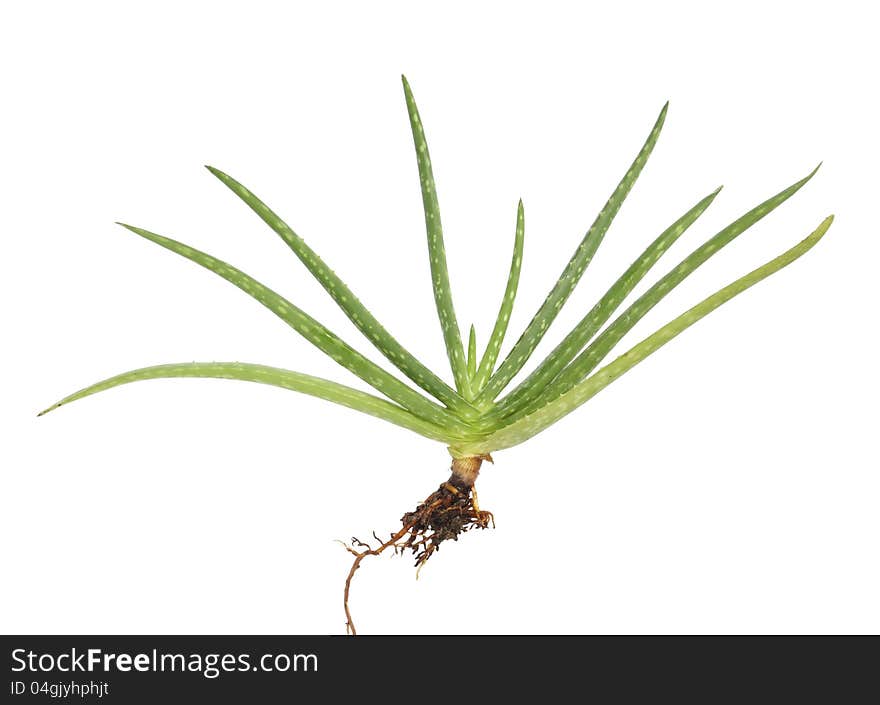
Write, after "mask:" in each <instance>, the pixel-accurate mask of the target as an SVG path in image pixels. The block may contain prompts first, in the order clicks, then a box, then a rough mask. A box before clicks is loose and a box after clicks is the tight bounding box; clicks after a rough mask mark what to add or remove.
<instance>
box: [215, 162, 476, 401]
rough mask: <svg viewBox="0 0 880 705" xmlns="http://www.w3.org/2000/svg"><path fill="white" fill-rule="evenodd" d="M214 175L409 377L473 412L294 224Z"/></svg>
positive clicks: (442, 398)
mask: <svg viewBox="0 0 880 705" xmlns="http://www.w3.org/2000/svg"><path fill="white" fill-rule="evenodd" d="M206 168H207V169H208V171H210V172H211V173H212V174H213V175H214V176H216V177H217V178H218V179H220V181H221V182H223V184H224V185H225V186H227V187H228V188H229V190H230V191H232V192H233V193H234V194H235V195H236V196H238V197H239V198H240V199H241V200H242V201H244V202H245V203H246V204H247V205H248V206H249V207H250V209H251V210H253V211H254V213H256V214H257V215H258V216H259V217H260V218H261V219H262V220H263V222H265V223H266V224H267V225H268V226H269V227H270V228H272V230H274V231H275V232H276V233H278V235H279V236H280V237H281V239H282V240H284V242H285V243H286V244H287V246H288V247H290V249H291V250H293V253H294V254H295V255H296V256H297V257H298V258H299V260H300V261H301V262H302V263H303V264H304V265H305V267H306V269H308V270H309V272H311V273H312V275H313V276H314V277H315V279H317V280H318V282H319V283H320V284H321V286H323V287H324V289H325V290H326V291H327V293H328V294H330V296H331V297H332V298H333V300H334V301H335V302H336V304H337V305H338V306H339V308H341V309H342V310H343V311H344V312H345V315H346V316H348V318H349V320H350V321H351V322H352V323H354V325H355V326H357V328H358V330H359V331H360V332H361V333H363V334H364V336H365V337H366V338H367V340H369V341H370V342H371V343H372V344H373V345H375V346H376V348H377V349H378V350H379V352H381V353H382V354H383V355H384V356H385V357H386V358H388V360H390V361H391V363H392V364H393V365H394V366H395V367H397V369H399V370H400V371H401V372H403V374H405V375H406V376H407V377H409V378H410V379H411V380H412V381H413V382H415V383H416V384H417V385H418V386H419V387H421V388H422V389H424V390H425V391H426V392H428V394H431V395H432V396H434V397H435V398H437V399H439V400H440V401H442V402H443V403H444V404H446V405H447V406H448V407H449V408H451V409H454V410H455V411H459V412H464V413H468V411H469V410H470V413H471V415H473V413H474V412H473V408H472V407H471V406H470V405H469V404H467V403H466V402H465V401H464V399H462V397H461V396H460V395H459V394H458V393H457V392H456V391H455V390H454V389H452V388H451V387H450V386H449V385H448V384H446V383H445V382H444V381H443V380H442V379H440V378H439V377H438V376H437V375H435V374H434V373H433V372H432V371H431V370H429V369H428V368H427V367H425V365H423V364H422V363H421V362H420V361H419V360H418V359H416V357H415V356H414V355H413V354H412V353H410V352H409V350H407V349H406V348H404V347H403V346H402V345H401V344H400V343H399V342H398V341H397V339H396V338H395V337H394V336H393V335H391V333H389V332H388V331H387V330H386V329H385V327H384V326H383V325H382V324H381V323H379V321H378V320H376V317H375V316H373V314H372V313H370V311H369V310H368V309H367V308H366V306H364V305H363V304H362V303H361V302H360V300H359V299H358V297H357V296H355V295H354V293H352V291H351V289H349V288H348V286H347V285H346V284H345V282H344V281H342V279H340V278H339V277H338V276H337V275H336V273H335V272H334V271H333V270H332V269H331V268H330V267H328V266H327V264H326V263H325V262H324V260H322V259H321V258H320V257H319V256H318V254H317V253H316V252H315V251H314V250H313V249H312V248H311V247H309V245H308V244H306V242H305V240H303V239H302V238H301V237H300V236H299V235H297V234H296V233H295V232H294V230H293V228H291V227H290V226H289V225H288V224H287V223H285V222H284V221H283V220H282V219H281V218H280V217H279V216H278V215H277V214H276V213H275V212H274V211H272V210H271V209H270V208H269V206H267V205H266V204H265V203H264V202H263V201H261V200H260V199H259V198H258V197H257V196H255V195H254V194H253V193H252V192H251V191H250V190H248V189H247V188H246V187H245V186H243V185H242V184H241V183H239V182H238V181H236V180H235V179H233V178H232V177H231V176H229V175H228V174H226V173H224V172H222V171H220V170H219V169H215V168H214V167H212V166H208V167H206Z"/></svg>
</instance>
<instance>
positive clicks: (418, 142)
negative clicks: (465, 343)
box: [401, 76, 468, 392]
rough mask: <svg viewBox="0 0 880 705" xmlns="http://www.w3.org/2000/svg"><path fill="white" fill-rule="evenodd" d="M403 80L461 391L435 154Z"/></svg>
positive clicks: (461, 363) (446, 334) (443, 316)
mask: <svg viewBox="0 0 880 705" xmlns="http://www.w3.org/2000/svg"><path fill="white" fill-rule="evenodd" d="M401 78H402V80H403V92H404V95H405V96H406V109H407V112H408V113H409V124H410V127H411V128H412V136H413V144H414V145H415V148H416V160H417V162H418V166H419V181H420V183H421V189H422V205H423V206H424V210H425V228H426V229H427V232H428V256H429V258H430V262H431V284H432V285H433V289H434V302H435V303H436V304H437V315H438V316H439V317H440V328H441V329H442V330H443V340H444V342H445V343H446V354H447V356H448V357H449V365H450V367H451V368H452V375H453V377H454V378H455V386H456V388H457V389H458V391H459V392H464V391H465V390H466V389H468V382H467V363H466V362H465V358H464V348H463V347H462V343H461V331H460V330H459V328H458V319H457V318H456V317H455V307H454V306H453V304H452V289H451V288H450V286H449V269H448V267H447V265H446V247H445V245H444V244H443V226H442V225H441V223H440V205H439V203H438V201H437V188H436V187H435V185H434V172H433V170H432V169H431V155H430V154H429V153H428V142H427V140H426V139H425V129H424V127H423V126H422V119H421V117H420V116H419V109H418V107H417V106H416V101H415V98H413V94H412V90H411V89H410V87H409V83H408V82H407V80H406V76H401Z"/></svg>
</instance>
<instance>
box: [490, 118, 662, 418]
mask: <svg viewBox="0 0 880 705" xmlns="http://www.w3.org/2000/svg"><path fill="white" fill-rule="evenodd" d="M668 107H669V103H667V104H666V105H664V106H663V109H662V110H661V111H660V115H659V116H658V117H657V120H656V122H655V123H654V127H653V128H652V129H651V133H650V134H649V135H648V139H647V140H646V141H645V144H644V145H643V146H642V148H641V150H640V151H639V153H638V155H637V156H636V158H635V160H634V161H633V163H632V164H631V165H630V167H629V169H628V170H627V172H626V174H624V176H623V179H621V181H620V183H619V184H618V185H617V188H615V189H614V192H613V193H612V194H611V197H610V198H609V199H608V201H607V202H606V203H605V206H604V207H603V208H602V210H600V211H599V215H598V216H596V220H595V221H593V224H592V225H591V226H590V229H589V230H588V231H587V234H586V235H584V238H583V240H582V241H581V244H580V245H578V248H577V250H575V253H574V255H572V257H571V259H570V260H569V262H568V264H567V265H566V266H565V269H564V270H563V272H562V275H561V276H560V277H559V280H558V281H557V282H556V285H555V286H554V287H553V289H552V290H551V291H550V293H549V294H548V295H547V298H546V299H545V300H544V303H543V304H541V308H539V309H538V312H537V313H536V314H535V315H534V317H533V318H532V320H531V321H530V322H529V324H528V326H526V329H525V331H524V332H523V334H522V335H521V336H520V338H519V340H518V341H517V342H516V344H515V345H514V346H513V349H512V350H511V351H510V352H509V353H508V355H507V357H506V358H505V359H504V362H503V363H501V366H500V367H499V368H498V371H497V372H495V374H494V375H492V377H491V378H490V379H489V381H488V383H487V384H486V386H485V387H484V388H483V390H482V391H481V392H480V394H479V396H477V398H476V400H475V404H476V405H477V407H480V408H482V407H486V406H487V405H488V404H490V403H491V402H492V401H493V400H494V399H495V397H497V396H498V395H499V394H500V393H501V391H502V390H503V389H504V388H505V387H506V386H507V385H508V384H509V383H510V380H511V379H513V377H514V375H515V374H516V373H517V372H519V371H520V370H521V369H522V367H523V365H525V364H526V362H527V361H528V359H529V357H531V354H532V352H534V350H535V348H536V347H537V346H538V343H540V342H541V339H542V338H543V337H544V333H545V332H546V331H547V329H548V328H549V327H550V324H551V323H553V321H554V320H555V318H556V316H557V314H558V313H559V310H560V309H561V308H562V306H563V304H564V303H565V302H566V301H567V300H568V297H569V296H570V295H571V292H572V291H573V290H574V288H575V286H576V285H577V283H578V282H579V281H580V278H581V276H582V275H583V273H584V271H585V270H586V268H587V266H588V265H589V264H590V262H591V261H592V259H593V255H594V254H595V253H596V250H597V249H598V248H599V245H600V244H601V243H602V239H603V238H604V237H605V233H606V232H607V231H608V228H609V226H610V225H611V221H612V220H614V216H616V215H617V212H618V211H619V210H620V206H621V205H622V204H623V201H624V199H625V198H626V197H627V195H628V194H629V192H630V190H631V189H632V187H633V185H634V184H635V182H636V179H638V177H639V174H641V173H642V169H643V168H644V166H645V162H647V160H648V157H649V156H650V155H651V152H652V151H653V149H654V145H655V144H656V143H657V138H658V137H659V136H660V130H662V129H663V123H664V121H665V120H666V111H667V109H668Z"/></svg>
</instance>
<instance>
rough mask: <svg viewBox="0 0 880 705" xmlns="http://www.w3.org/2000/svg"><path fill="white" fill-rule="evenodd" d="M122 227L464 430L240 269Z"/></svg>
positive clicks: (423, 412)
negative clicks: (211, 275)
mask: <svg viewBox="0 0 880 705" xmlns="http://www.w3.org/2000/svg"><path fill="white" fill-rule="evenodd" d="M119 225H122V227H124V228H126V229H127V230H130V231H131V232H133V233H135V234H137V235H140V236H141V237H143V238H145V239H147V240H150V241H152V242H155V243H156V244H157V245H161V246H162V247H164V248H166V249H168V250H171V251H172V252H176V253H177V254H179V255H181V256H183V257H186V258H187V259H189V260H192V261H193V262H195V263H196V264H199V265H201V266H202V267H204V268H205V269H209V270H210V271H212V272H214V273H215V274H218V275H219V276H221V277H223V278H224V279H226V281H228V282H230V283H232V284H235V286H237V287H238V288H239V289H241V290H242V291H244V292H245V293H246V294H249V295H250V296H252V297H253V298H254V299H256V300H257V301H259V302H260V303H261V304H263V306H265V307H266V308H268V309H269V310H270V311H272V312H273V313H274V314H275V315H276V316H278V317H279V318H281V319H282V320H283V321H284V322H285V323H287V324H288V325H289V326H290V327H291V328H293V329H294V330H295V331H296V332H297V333H299V334H300V335H301V336H303V337H304V338H305V339H306V340H308V341H309V342H310V343H312V345H314V346H316V347H317V348H319V349H320V350H321V351H322V352H324V353H325V354H327V355H328V356H329V357H331V358H333V359H334V360H335V361H336V362H338V363H339V364H340V365H342V366H343V367H345V368H346V369H348V370H349V371H351V372H353V373H354V374H356V375H357V376H358V377H360V378H361V379H362V380H364V381H365V382H366V383H367V384H369V385H371V386H372V387H374V388H375V389H377V390H378V391H380V392H381V393H382V394H384V395H385V396H387V397H388V398H389V399H392V400H393V401H396V402H397V403H398V404H400V405H401V406H403V407H404V408H405V409H408V410H409V411H411V412H412V413H414V414H416V415H417V416H419V417H421V418H423V419H425V420H426V421H430V422H431V423H434V424H437V425H440V426H448V427H450V428H455V429H463V427H462V426H461V424H460V422H459V421H458V419H457V418H456V417H455V416H453V415H452V414H451V413H450V412H449V411H447V410H446V409H444V408H442V407H440V406H438V405H437V404H434V403H433V402H431V401H430V400H428V399H426V398H425V397H423V396H422V395H421V394H419V393H418V392H415V391H413V390H412V389H410V388H409V387H407V386H406V385H405V384H404V383H403V382H401V381H400V380H399V379H397V378H396V377H394V376H393V375H391V374H389V373H388V372H386V371H385V370H383V369H382V368H381V367H379V366H378V365H376V364H375V363H374V362H372V361H370V360H368V359H367V358H365V357H364V356H363V355H361V354H360V353H359V352H357V351H356V350H355V349H354V348H352V347H351V346H350V345H348V344H347V343H345V342H344V341H343V340H342V339H340V338H339V337H338V336H337V335H336V334H335V333H333V332H331V331H330V330H328V329H327V328H326V327H324V326H323V325H322V324H321V323H319V322H318V321H316V320H315V319H314V318H312V317H311V316H309V315H308V314H307V313H305V312H304V311H302V310H301V309H299V308H297V307H296V306H295V305H294V304H292V303H291V302H290V301H288V300H287V299H285V298H284V297H283V296H281V295H280V294H277V293H276V292H274V291H272V290H271V289H270V288H268V287H267V286H264V285H263V284H261V283H260V282H258V281H257V280H256V279H254V278H253V277H251V276H248V275H247V274H245V273H244V272H242V271H241V270H240V269H236V268H235V267H233V266H232V265H230V264H227V263H226V262H223V261H222V260H219V259H217V258H216V257H212V256H211V255H209V254H207V253H205V252H202V251H200V250H197V249H195V248H193V247H190V246H189V245H185V244H183V243H182V242H178V241H177V240H172V239H171V238H167V237H163V236H162V235H157V234H156V233H153V232H150V231H149V230H144V229H143V228H137V227H134V226H133V225H126V224H125V223H119Z"/></svg>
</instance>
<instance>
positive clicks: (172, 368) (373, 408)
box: [39, 362, 454, 443]
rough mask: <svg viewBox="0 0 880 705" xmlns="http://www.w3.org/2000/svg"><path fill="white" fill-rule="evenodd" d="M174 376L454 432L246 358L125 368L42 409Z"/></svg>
mask: <svg viewBox="0 0 880 705" xmlns="http://www.w3.org/2000/svg"><path fill="white" fill-rule="evenodd" d="M170 377H208V378H217V379H238V380H242V381H245V382H260V383H262V384H270V385H272V386H274V387H283V388H284V389H290V390H293V391H295V392H301V393H303V394H309V395H310V396H313V397H318V398H320V399H326V400H327V401H331V402H333V403H334V404H340V405H342V406H346V407H348V408H349V409H355V410H356V411H360V412H361V413H364V414H369V415H370V416H375V417H376V418H380V419H382V420H384V421H389V422H390V423H393V424H396V425H397V426H402V427H403V428H408V429H409V430H410V431H415V432H416V433H418V434H419V435H422V436H425V437H426V438H431V439H432V440H435V441H441V442H443V443H450V442H452V441H453V440H454V436H453V435H452V434H450V433H449V432H448V431H447V430H446V429H444V428H441V427H440V426H436V425H434V424H432V423H429V422H427V421H423V420H422V419H420V418H418V417H417V416H415V415H414V414H411V413H410V412H408V411H407V410H406V409H403V408H401V407H399V406H397V405H396V404H392V403H391V402H388V401H385V400H384V399H380V398H379V397H376V396H373V395H372V394H367V393H366V392H361V391H359V390H357V389H352V388H351V387H346V386H345V385H342V384H337V383H336V382H331V381H330V380H326V379H321V378H320V377H313V376H311V375H306V374H302V373H300V372H293V371H292V370H284V369H280V368H278V367H267V366H266V365H252V364H249V363H245V362H182V363H176V364H170V365H155V366H153V367H142V368H140V369H137V370H131V371H129V372H124V373H123V374H120V375H116V376H114V377H110V378H108V379H105V380H103V381H101V382H98V383H96V384H93V385H91V386H88V387H85V388H84V389H80V390H79V391H78V392H74V393H73V394H71V395H69V396H66V397H64V399H62V400H61V401H59V402H56V403H55V404H53V405H52V406H50V407H49V408H48V409H45V410H43V411H41V412H40V413H39V416H42V415H43V414H47V413H48V412H50V411H52V410H53V409H57V408H58V407H59V406H63V405H65V404H69V403H70V402H72V401H76V400H77V399H82V398H83V397H87V396H90V395H92V394H97V393H98V392H103V391H105V390H107V389H112V388H113V387H118V386H120V385H122V384H128V383H130V382H139V381H142V380H147V379H163V378H170Z"/></svg>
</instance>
